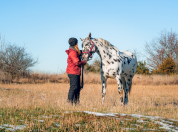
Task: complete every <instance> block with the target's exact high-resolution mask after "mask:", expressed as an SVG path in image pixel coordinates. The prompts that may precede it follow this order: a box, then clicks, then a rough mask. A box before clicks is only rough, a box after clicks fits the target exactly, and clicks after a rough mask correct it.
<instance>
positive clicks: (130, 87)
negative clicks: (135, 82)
mask: <svg viewBox="0 0 178 132" xmlns="http://www.w3.org/2000/svg"><path fill="white" fill-rule="evenodd" d="M131 89H132V80H131V83H130V86H129V94H130V92H131Z"/></svg>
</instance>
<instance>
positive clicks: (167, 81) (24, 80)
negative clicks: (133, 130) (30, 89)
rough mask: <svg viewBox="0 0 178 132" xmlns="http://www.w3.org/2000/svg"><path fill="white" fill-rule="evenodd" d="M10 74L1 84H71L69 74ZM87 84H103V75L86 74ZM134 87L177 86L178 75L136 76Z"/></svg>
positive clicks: (3, 76)
mask: <svg viewBox="0 0 178 132" xmlns="http://www.w3.org/2000/svg"><path fill="white" fill-rule="evenodd" d="M10 80H11V78H10V76H9V75H8V74H5V73H4V72H2V71H0V83H3V82H5V83H6V82H10V83H18V84H28V83H30V84H36V83H49V82H51V83H69V78H68V75H67V73H63V74H49V73H38V72H36V73H31V74H27V75H25V76H24V77H23V76H22V77H21V78H20V79H18V78H16V79H14V80H11V81H10ZM84 83H85V84H91V83H92V84H101V74H99V73H98V74H96V73H84ZM116 83H117V82H116V80H115V79H108V80H107V84H116ZM133 84H134V85H175V84H178V75H140V74H136V75H135V76H134V78H133Z"/></svg>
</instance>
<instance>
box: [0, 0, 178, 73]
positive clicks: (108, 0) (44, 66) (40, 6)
mask: <svg viewBox="0 0 178 132" xmlns="http://www.w3.org/2000/svg"><path fill="white" fill-rule="evenodd" d="M177 5H178V1H177V0H169V1H168V0H125V1H123V0H89V1H83V0H29V1H27V0H26V1H23V0H1V1H0V34H1V36H4V37H5V40H6V42H11V43H16V44H17V45H20V46H25V47H26V49H27V52H29V53H31V54H32V55H33V57H34V58H38V60H39V62H38V64H37V65H36V66H35V67H34V68H33V70H35V71H40V72H47V73H60V72H64V71H65V69H66V66H67V54H66V53H65V50H66V49H68V47H69V44H68V39H69V38H70V37H75V38H77V39H78V40H79V48H80V49H81V41H80V38H85V37H87V36H88V34H89V32H91V34H92V37H93V38H103V39H106V40H108V41H110V42H111V43H112V44H113V45H115V46H116V47H117V48H118V49H119V50H130V51H134V50H137V51H138V52H141V53H142V54H143V55H141V56H140V57H139V59H140V60H143V59H144V57H143V56H144V55H146V54H145V52H144V51H143V48H144V44H145V42H150V41H151V40H152V39H154V38H157V37H159V35H160V32H161V31H162V30H167V31H170V30H171V29H172V31H173V32H177V33H178V17H177V14H178V8H177ZM94 57H95V58H96V57H98V56H97V55H94Z"/></svg>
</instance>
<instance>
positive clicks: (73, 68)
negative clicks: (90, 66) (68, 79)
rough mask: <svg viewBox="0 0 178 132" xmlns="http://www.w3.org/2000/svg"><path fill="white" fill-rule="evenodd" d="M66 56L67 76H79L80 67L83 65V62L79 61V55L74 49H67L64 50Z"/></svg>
mask: <svg viewBox="0 0 178 132" xmlns="http://www.w3.org/2000/svg"><path fill="white" fill-rule="evenodd" d="M66 53H67V54H68V58H67V64H68V65H67V69H66V72H67V73H68V74H74V75H80V74H81V65H85V64H86V62H85V61H81V59H80V56H79V54H78V53H77V51H75V50H74V49H71V48H69V50H66Z"/></svg>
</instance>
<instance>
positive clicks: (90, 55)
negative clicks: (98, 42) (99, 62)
mask: <svg viewBox="0 0 178 132" xmlns="http://www.w3.org/2000/svg"><path fill="white" fill-rule="evenodd" d="M91 44H92V46H91V48H90V50H89V52H82V53H84V54H85V53H87V54H89V57H90V58H92V57H93V56H92V54H91V51H92V49H93V47H94V44H93V41H92V40H91ZM95 52H96V48H95ZM95 52H94V53H95Z"/></svg>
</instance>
